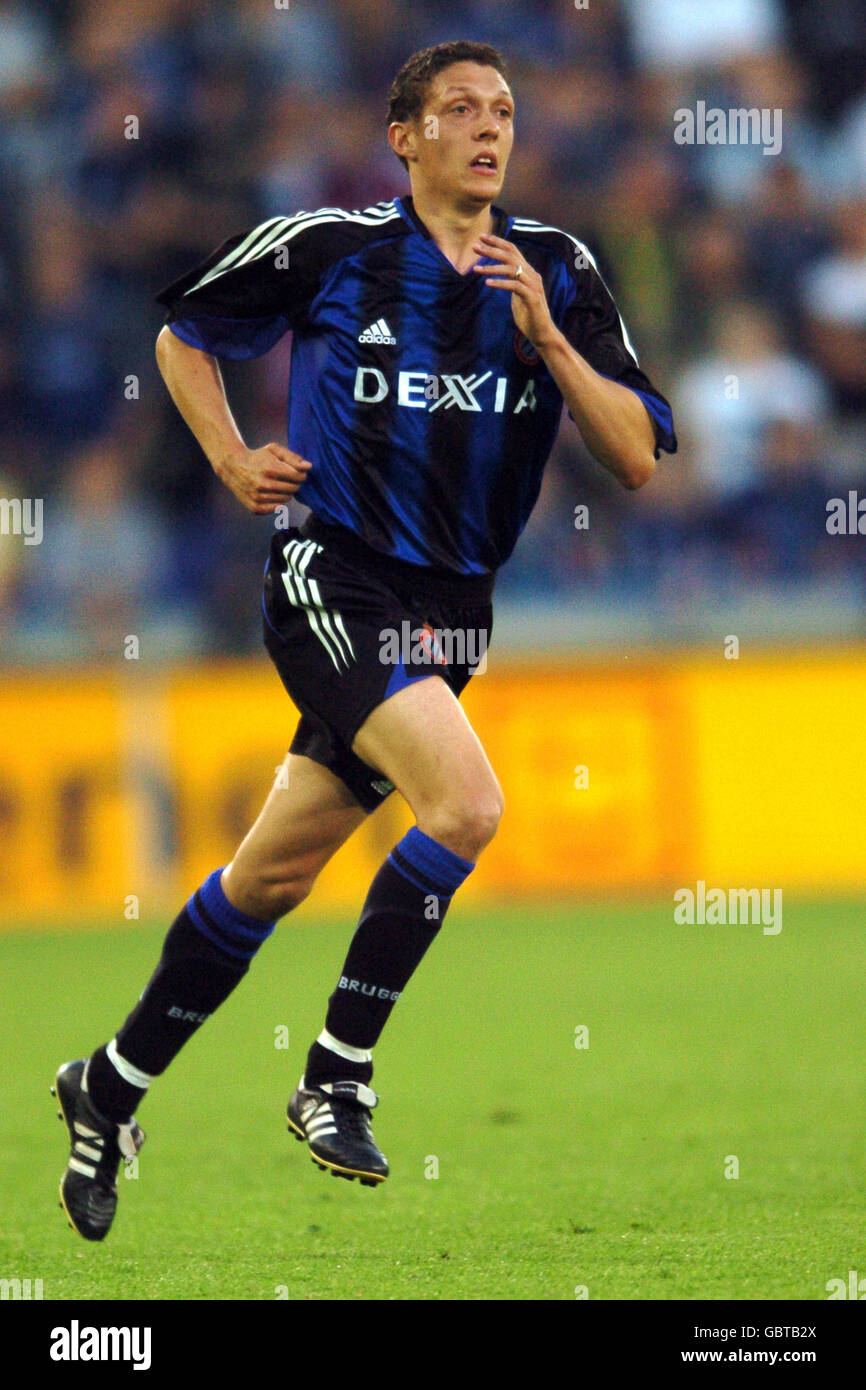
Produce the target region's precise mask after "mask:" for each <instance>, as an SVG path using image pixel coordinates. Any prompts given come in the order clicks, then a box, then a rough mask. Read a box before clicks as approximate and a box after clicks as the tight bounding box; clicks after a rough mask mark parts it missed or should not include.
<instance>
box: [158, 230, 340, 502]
mask: <svg viewBox="0 0 866 1390" xmlns="http://www.w3.org/2000/svg"><path fill="white" fill-rule="evenodd" d="M308 223H312V224H313V226H312V231H311V230H310V229H309V228H308V225H307V224H308ZM317 227H318V223H317V220H316V219H315V218H313V217H310V216H309V215H304V214H298V215H296V216H294V217H272V218H269V219H268V220H267V221H266V222H262V223H260V224H259V225H258V226H256V227H253V228H252V230H250V231H247V232H243V233H241V234H239V235H237V236H234V237H230V238H229V240H228V241H225V242H223V244H222V246H220V247H218V248H217V249H216V250H215V251H214V252H213V253H212V255H210V256H208V258H207V259H206V260H205V261H203V262H202V264H201V265H198V266H195V267H194V268H193V269H191V270H190V271H188V272H187V273H186V274H185V275H183V276H181V278H180V279H179V280H175V281H174V283H173V284H171V285H169V286H168V288H167V289H164V290H163V291H162V292H161V293H160V294H159V295H157V302H158V303H160V304H162V305H164V306H165V308H166V310H167V311H168V312H167V320H166V326H165V327H164V328H163V330H162V332H161V333H160V334H159V337H158V338H157V344H156V358H157V362H158V364H159V369H160V371H161V372H162V375H163V378H164V380H165V384H166V386H167V387H168V390H169V393H170V395H171V397H172V399H173V400H174V402H175V404H176V406H177V408H178V410H179V411H180V413H181V415H182V416H183V418H184V420H185V421H186V423H187V424H188V425H189V427H190V429H191V430H192V432H193V434H194V435H195V437H196V439H197V440H198V442H199V444H200V445H201V447H202V449H203V450H204V452H205V454H206V455H207V457H208V459H209V460H210V463H211V466H212V467H213V469H214V472H215V473H216V475H217V477H218V478H220V479H221V480H222V482H224V483H225V485H226V487H228V488H229V489H230V490H231V491H232V492H233V493H234V495H235V497H237V499H238V501H240V502H241V503H242V504H243V505H244V506H245V507H246V508H247V509H248V510H249V511H251V512H256V513H257V514H263V513H266V512H272V511H273V510H274V508H275V507H277V506H279V505H280V504H281V503H282V504H285V502H286V499H287V498H289V497H291V495H292V494H293V493H295V492H297V490H298V488H299V487H300V486H301V484H302V483H303V482H304V479H305V477H306V475H307V473H308V471H309V469H310V467H311V465H310V463H309V462H307V460H306V459H302V458H301V457H300V455H299V454H296V453H294V452H293V451H292V450H291V449H288V448H286V447H285V446H284V445H282V444H276V443H273V442H272V443H269V444H265V445H263V446H262V447H261V448H256V449H253V448H250V447H249V446H248V445H247V444H246V443H245V442H244V440H243V438H242V437H241V433H240V431H239V429H238V427H237V424H236V423H235V420H234V417H233V416H232V412H231V409H230V408H229V403H228V401H227V399H226V394H225V389H224V387H223V380H222V375H221V373H220V368H219V360H221V359H224V358H225V359H228V360H230V361H236V362H240V361H248V360H249V359H251V358H254V357H261V356H262V355H263V354H264V353H266V352H269V351H270V349H271V348H272V347H273V346H274V344H275V343H277V342H279V340H280V338H282V337H283V335H284V334H285V333H287V332H289V331H290V330H291V329H294V328H296V327H298V326H304V325H306V323H307V318H306V315H307V311H308V309H309V305H310V303H311V300H312V298H313V297H314V295H315V293H316V290H317V287H318V283H319V275H320V270H321V263H320V262H321V256H320V249H321V244H322V238H321V236H320V234H319V232H318V231H317Z"/></svg>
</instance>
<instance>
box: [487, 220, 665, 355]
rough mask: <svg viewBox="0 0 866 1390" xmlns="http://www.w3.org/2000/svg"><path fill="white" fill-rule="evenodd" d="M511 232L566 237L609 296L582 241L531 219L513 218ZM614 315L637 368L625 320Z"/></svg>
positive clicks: (591, 256) (604, 282) (559, 229)
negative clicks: (587, 263)
mask: <svg viewBox="0 0 866 1390" xmlns="http://www.w3.org/2000/svg"><path fill="white" fill-rule="evenodd" d="M512 230H513V231H518V232H558V233H559V235H560V236H564V237H567V238H568V240H569V241H570V242H571V244H572V246H576V247H577V250H578V252H579V254H580V255H581V256H582V257H584V258H585V260H584V267H583V268H585V262H586V261H589V263H590V265H591V266H592V268H593V270H594V271H595V273H596V275H597V276H598V278H599V280H600V281H601V283H602V284H603V285H604V287H605V289H606V290H607V292H608V294H610V290H609V289H608V286H607V283H606V281H605V278H604V276H603V275H602V273H601V271H600V270H599V268H598V263H597V261H596V259H595V256H594V255H593V254H592V252H591V251H590V249H589V247H588V246H586V245H585V244H584V243H583V242H582V241H578V239H577V237H573V236H572V235H571V233H570V232H564V231H563V230H562V228H561V227H549V226H547V225H546V224H545V223H543V222H536V221H534V219H533V218H531V217H515V219H514V222H513V224H512ZM610 297H611V299H613V295H612V294H611V295H610ZM616 313H617V318H618V319H619V326H620V330H621V332H622V340H623V342H624V343H625V346H626V349H627V351H628V352H630V353H631V355H632V357H633V358H634V363H635V366H636V367H637V366H639V365H640V364H639V362H638V356H637V353H636V352H635V348H634V344H633V342H632V340H631V338H630V337H629V335H628V329H627V328H626V326H625V320H624V319H623V316H622V314H621V313H620V312H619V309H617V311H616Z"/></svg>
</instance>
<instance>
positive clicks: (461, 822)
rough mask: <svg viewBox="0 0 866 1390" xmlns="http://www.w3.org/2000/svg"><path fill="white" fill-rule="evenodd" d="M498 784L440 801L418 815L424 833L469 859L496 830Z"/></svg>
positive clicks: (499, 798) (500, 807) (499, 814)
mask: <svg viewBox="0 0 866 1390" xmlns="http://www.w3.org/2000/svg"><path fill="white" fill-rule="evenodd" d="M502 810H503V804H502V794H501V792H499V790H498V788H496V789H492V788H491V789H490V790H488V791H486V792H484V793H479V794H477V795H476V796H470V797H463V798H461V799H460V800H455V801H448V802H444V803H442V804H441V805H439V806H436V807H435V808H433V809H431V811H430V812H428V813H427V814H426V815H424V816H420V817H419V819H418V825H419V828H420V829H421V830H423V831H424V832H425V834H427V835H429V836H430V837H431V838H432V839H434V840H438V842H439V843H440V844H442V845H445V846H446V847H447V848H448V849H450V850H453V852H454V853H455V854H459V855H460V856H461V857H462V858H463V859H470V860H471V861H472V862H473V863H474V862H475V860H476V859H477V858H478V856H479V854H480V853H481V851H482V850H483V849H485V848H486V846H487V845H489V844H490V841H491V840H492V839H493V836H494V835H495V834H496V830H497V827H498V825H499V822H500V820H501V818H502Z"/></svg>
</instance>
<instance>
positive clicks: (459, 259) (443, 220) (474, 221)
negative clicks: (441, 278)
mask: <svg viewBox="0 0 866 1390" xmlns="http://www.w3.org/2000/svg"><path fill="white" fill-rule="evenodd" d="M412 204H413V207H414V208H415V212H416V213H417V215H418V216H419V217H420V219H421V221H422V222H423V223H424V226H425V227H426V228H427V231H428V232H429V233H430V235H431V237H432V238H433V240H434V241H435V243H436V245H437V246H438V247H439V250H440V251H441V252H442V254H443V256H445V257H446V258H447V259H448V260H449V261H450V262H451V264H452V265H453V266H454V268H455V270H458V271H459V272H460V273H461V274H463V272H464V271H467V270H468V269H469V268H470V266H472V265H474V264H475V262H476V261H477V260H478V253H477V252H476V251H473V250H472V244H473V242H475V241H477V240H478V238H479V236H481V234H482V232H492V230H493V214H492V213H491V211H490V206H489V205H488V206H487V207H482V208H480V209H478V210H477V211H476V210H474V209H473V210H464V209H462V208H458V207H453V206H449V205H447V204H445V205H443V203H442V202H441V201H439V200H434V199H428V198H427V197H426V196H425V193H424V191H423V189H413V191H412Z"/></svg>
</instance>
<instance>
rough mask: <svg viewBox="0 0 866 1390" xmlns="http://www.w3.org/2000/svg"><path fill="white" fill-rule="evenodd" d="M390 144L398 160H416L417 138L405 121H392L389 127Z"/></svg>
mask: <svg viewBox="0 0 866 1390" xmlns="http://www.w3.org/2000/svg"><path fill="white" fill-rule="evenodd" d="M388 144H389V145H390V146H391V149H392V150H393V151H394V153H395V155H396V156H397V158H398V159H408V160H415V159H416V158H417V155H416V154H415V136H414V132H413V131H412V130H410V128H409V126H408V125H406V124H405V123H404V122H403V121H392V122H391V124H390V125H389V127H388Z"/></svg>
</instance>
